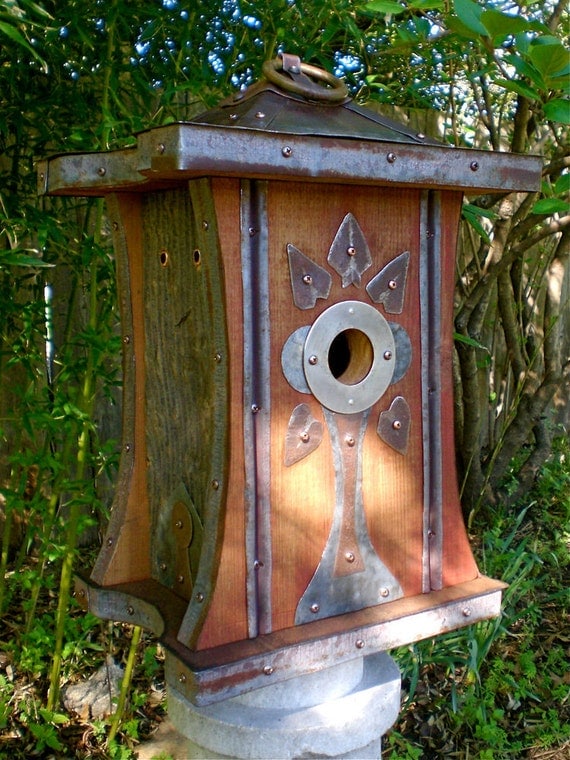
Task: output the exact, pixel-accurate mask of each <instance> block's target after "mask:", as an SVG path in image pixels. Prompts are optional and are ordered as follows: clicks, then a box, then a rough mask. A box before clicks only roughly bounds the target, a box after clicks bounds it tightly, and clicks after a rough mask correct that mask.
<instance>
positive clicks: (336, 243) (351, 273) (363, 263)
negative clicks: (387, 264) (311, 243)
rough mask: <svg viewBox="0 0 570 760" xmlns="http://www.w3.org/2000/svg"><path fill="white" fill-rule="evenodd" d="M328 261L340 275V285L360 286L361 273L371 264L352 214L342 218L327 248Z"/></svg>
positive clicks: (363, 238) (362, 236)
mask: <svg viewBox="0 0 570 760" xmlns="http://www.w3.org/2000/svg"><path fill="white" fill-rule="evenodd" d="M328 262H329V264H330V265H331V267H332V268H333V269H334V270H335V272H338V274H339V275H340V276H341V277H342V287H343V288H346V287H348V286H349V285H350V284H352V285H355V286H356V287H360V283H361V280H362V275H363V274H364V272H365V271H366V270H367V269H368V268H369V267H370V266H371V265H372V257H371V256H370V249H369V248H368V243H367V242H366V238H365V237H364V233H363V232H362V230H361V229H360V225H359V224H358V222H357V221H356V218H355V217H354V216H353V215H352V214H347V215H346V216H345V217H344V219H343V220H342V222H341V224H340V227H339V228H338V232H337V233H336V235H335V238H334V240H333V242H332V245H331V247H330V250H329V255H328Z"/></svg>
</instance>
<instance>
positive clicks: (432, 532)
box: [427, 528, 435, 538]
mask: <svg viewBox="0 0 570 760" xmlns="http://www.w3.org/2000/svg"><path fill="white" fill-rule="evenodd" d="M427 534H428V538H435V530H432V529H431V528H430V529H429V530H428V532H427Z"/></svg>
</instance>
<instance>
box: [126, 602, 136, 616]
mask: <svg viewBox="0 0 570 760" xmlns="http://www.w3.org/2000/svg"><path fill="white" fill-rule="evenodd" d="M127 614H128V615H134V614H135V608H134V607H133V606H132V604H129V606H128V607H127Z"/></svg>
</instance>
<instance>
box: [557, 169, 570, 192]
mask: <svg viewBox="0 0 570 760" xmlns="http://www.w3.org/2000/svg"><path fill="white" fill-rule="evenodd" d="M554 192H555V193H556V195H563V194H564V193H570V173H568V174H562V175H561V176H560V177H558V179H557V180H556V182H555V184H554Z"/></svg>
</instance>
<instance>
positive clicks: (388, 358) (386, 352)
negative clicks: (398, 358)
mask: <svg viewBox="0 0 570 760" xmlns="http://www.w3.org/2000/svg"><path fill="white" fill-rule="evenodd" d="M391 358H392V352H391V351H384V359H386V361H387V362H389V361H390V359H391Z"/></svg>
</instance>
